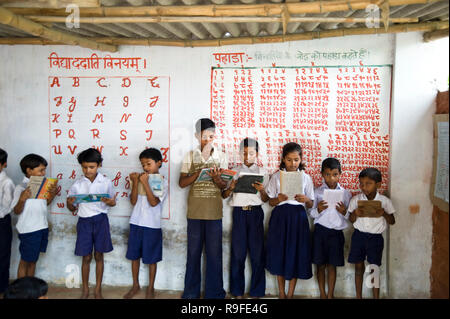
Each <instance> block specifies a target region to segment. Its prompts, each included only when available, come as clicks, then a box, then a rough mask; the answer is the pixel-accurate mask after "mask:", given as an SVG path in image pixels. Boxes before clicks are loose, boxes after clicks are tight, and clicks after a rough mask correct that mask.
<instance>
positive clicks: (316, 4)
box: [10, 0, 443, 17]
mask: <svg viewBox="0 0 450 319" xmlns="http://www.w3.org/2000/svg"><path fill="white" fill-rule="evenodd" d="M385 1H386V2H388V3H389V6H399V5H409V4H428V3H435V2H442V1H443V0H334V1H312V2H298V3H282V4H278V3H265V4H229V5H228V4H226V5H192V6H186V5H179V6H142V7H99V8H80V15H81V17H121V16H128V17H148V16H150V17H158V16H160V17H164V16H192V17H194V16H206V17H230V16H260V17H267V16H273V15H277V16H280V15H281V14H282V13H283V12H285V13H288V14H289V15H291V16H292V15H298V14H310V13H326V12H336V11H349V10H351V11H355V10H364V9H365V8H366V7H367V6H368V5H370V4H377V5H380V6H381V4H382V3H383V2H385ZM10 9H11V10H12V11H13V12H14V13H16V14H20V15H24V16H26V15H46V16H64V17H65V16H67V13H66V12H65V10H64V9H48V8H47V9H45V8H41V9H40V8H10Z"/></svg>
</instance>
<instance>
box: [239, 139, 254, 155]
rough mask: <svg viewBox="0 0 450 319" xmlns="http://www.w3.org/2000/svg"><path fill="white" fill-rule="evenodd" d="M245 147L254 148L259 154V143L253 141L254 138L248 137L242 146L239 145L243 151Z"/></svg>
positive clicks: (242, 142)
mask: <svg viewBox="0 0 450 319" xmlns="http://www.w3.org/2000/svg"><path fill="white" fill-rule="evenodd" d="M244 147H254V148H255V150H256V151H257V152H259V144H258V141H257V140H255V139H253V138H249V137H246V138H244V139H243V140H242V141H241V144H240V145H239V149H240V150H241V151H242V150H243V149H244Z"/></svg>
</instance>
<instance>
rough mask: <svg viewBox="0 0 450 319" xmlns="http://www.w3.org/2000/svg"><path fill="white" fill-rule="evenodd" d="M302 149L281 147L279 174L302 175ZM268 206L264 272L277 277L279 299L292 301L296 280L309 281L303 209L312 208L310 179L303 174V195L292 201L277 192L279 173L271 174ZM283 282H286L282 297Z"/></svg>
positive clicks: (308, 242)
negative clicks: (287, 285) (299, 172)
mask: <svg viewBox="0 0 450 319" xmlns="http://www.w3.org/2000/svg"><path fill="white" fill-rule="evenodd" d="M304 169H305V166H304V164H303V163H302V148H301V147H300V145H298V144H297V143H294V142H291V143H287V144H286V145H284V146H283V153H282V157H281V164H280V170H284V171H286V172H295V171H302V170H304ZM267 194H268V195H269V197H270V199H269V204H270V205H271V206H274V207H275V208H274V209H273V210H272V215H271V217H270V221H269V229H268V231H267V257H266V268H267V270H268V271H269V272H270V273H271V274H273V275H276V276H277V281H278V290H279V298H280V299H284V298H286V297H287V298H292V297H293V295H294V291H295V286H296V284H297V279H298V278H300V279H310V278H311V277H312V266H311V238H310V230H309V222H308V217H307V215H306V208H311V207H312V206H313V200H314V185H313V182H312V179H311V177H310V176H309V175H308V174H306V173H304V174H303V194H304V195H301V194H297V195H295V199H288V196H287V195H285V194H282V193H281V192H280V171H278V172H276V173H274V174H273V175H272V177H271V178H270V181H269V185H268V187H267ZM285 280H289V290H288V294H287V295H286V291H285Z"/></svg>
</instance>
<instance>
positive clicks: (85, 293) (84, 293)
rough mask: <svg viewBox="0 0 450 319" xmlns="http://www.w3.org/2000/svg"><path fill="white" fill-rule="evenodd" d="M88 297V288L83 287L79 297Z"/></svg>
mask: <svg viewBox="0 0 450 319" xmlns="http://www.w3.org/2000/svg"><path fill="white" fill-rule="evenodd" d="M88 298H89V288H87V289H84V288H83V291H82V293H81V297H80V299H88Z"/></svg>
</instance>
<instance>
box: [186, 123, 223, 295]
mask: <svg viewBox="0 0 450 319" xmlns="http://www.w3.org/2000/svg"><path fill="white" fill-rule="evenodd" d="M215 131H216V125H215V124H214V122H213V121H211V120H210V119H208V118H202V119H200V120H198V121H197V122H196V124H195V137H196V139H197V140H198V142H199V147H197V148H195V149H194V150H192V151H190V152H189V153H187V154H186V156H185V157H184V160H183V163H182V165H181V171H180V178H179V181H178V184H179V185H180V187H181V188H185V187H190V189H189V195H188V202H187V261H186V274H185V278H184V292H183V295H182V298H184V299H196V298H199V297H200V285H201V257H202V252H203V247H204V246H205V254H206V276H205V277H206V279H205V298H207V299H210V298H211V299H212V298H215V299H223V298H224V297H225V290H224V289H223V267H222V215H223V212H222V208H223V207H222V205H223V204H222V196H221V193H222V190H223V189H224V188H225V187H226V185H227V184H226V182H225V181H224V180H223V179H222V178H221V173H222V171H223V170H224V169H227V168H228V161H227V158H226V156H225V154H224V153H222V152H220V151H219V150H217V149H216V148H214V147H213V145H212V143H213V141H214V139H215ZM204 168H209V169H211V170H210V171H208V172H207V174H208V175H209V176H210V179H209V180H204V181H199V180H198V179H199V176H200V173H201V172H202V170H203V169H204Z"/></svg>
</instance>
